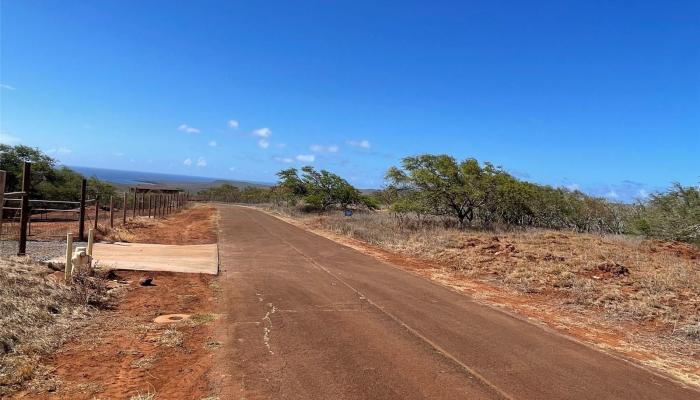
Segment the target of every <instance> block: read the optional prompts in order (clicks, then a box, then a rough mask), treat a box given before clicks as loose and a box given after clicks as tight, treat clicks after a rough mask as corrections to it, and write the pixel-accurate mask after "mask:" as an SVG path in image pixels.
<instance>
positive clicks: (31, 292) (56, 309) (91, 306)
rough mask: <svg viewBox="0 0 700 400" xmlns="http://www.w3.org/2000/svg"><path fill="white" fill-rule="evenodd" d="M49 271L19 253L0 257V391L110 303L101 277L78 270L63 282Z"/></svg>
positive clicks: (36, 368)
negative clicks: (80, 273)
mask: <svg viewBox="0 0 700 400" xmlns="http://www.w3.org/2000/svg"><path fill="white" fill-rule="evenodd" d="M53 273H54V271H53V270H51V269H49V268H48V267H46V266H43V265H38V264H34V263H32V262H30V261H28V260H25V259H19V258H12V259H10V260H0V397H1V396H2V395H5V394H8V393H10V392H11V391H14V390H16V389H18V388H19V387H20V386H21V385H22V383H23V382H25V381H27V380H29V379H31V378H32V377H33V376H34V375H35V374H36V373H38V372H41V371H42V370H43V369H44V368H43V366H42V365H41V364H40V362H39V360H40V358H41V357H42V356H44V355H47V354H50V353H52V352H53V351H54V350H55V349H57V348H58V346H60V345H61V343H63V342H64V341H66V340H67V339H69V338H70V337H71V336H72V334H74V332H75V329H77V328H78V327H79V326H81V325H83V324H84V323H85V322H86V321H87V320H89V319H90V318H91V317H92V316H93V315H94V313H95V311H96V310H97V309H99V308H104V307H108V306H110V305H111V304H112V300H113V299H112V296H111V295H109V294H108V292H107V288H106V286H105V285H104V282H103V281H102V280H100V279H97V278H90V277H85V276H78V277H76V279H75V282H74V284H73V285H71V286H67V285H64V284H63V283H60V282H59V281H58V279H55V277H54V275H53Z"/></svg>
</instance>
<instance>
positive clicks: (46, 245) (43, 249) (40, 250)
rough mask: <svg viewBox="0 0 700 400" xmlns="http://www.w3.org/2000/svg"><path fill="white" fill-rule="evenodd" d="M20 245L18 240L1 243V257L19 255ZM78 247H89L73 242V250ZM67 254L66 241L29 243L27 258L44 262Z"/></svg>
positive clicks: (85, 244)
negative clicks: (18, 248)
mask: <svg viewBox="0 0 700 400" xmlns="http://www.w3.org/2000/svg"><path fill="white" fill-rule="evenodd" d="M18 246H19V244H18V243H17V241H16V240H12V241H9V240H3V241H0V256H1V257H2V258H5V257H8V256H16V255H17V247H18ZM77 246H87V243H86V242H73V248H75V247H77ZM65 254H66V242H65V241H53V242H32V241H28V242H27V256H28V257H29V258H31V259H32V260H34V261H38V262H43V261H48V260H50V259H52V258H56V257H61V256H64V255H65Z"/></svg>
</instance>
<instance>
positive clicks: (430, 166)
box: [386, 154, 506, 228]
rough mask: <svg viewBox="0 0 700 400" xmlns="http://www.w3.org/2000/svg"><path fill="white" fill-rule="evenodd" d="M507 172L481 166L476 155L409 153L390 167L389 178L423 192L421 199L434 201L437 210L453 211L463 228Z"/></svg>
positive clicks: (405, 188) (408, 187)
mask: <svg viewBox="0 0 700 400" xmlns="http://www.w3.org/2000/svg"><path fill="white" fill-rule="evenodd" d="M504 174H506V173H505V172H504V171H503V170H502V169H500V168H498V167H494V166H493V165H491V164H489V163H486V164H485V165H484V167H481V166H480V165H479V162H478V161H477V160H475V159H473V158H469V159H466V160H464V161H461V162H457V160H455V159H454V157H451V156H448V155H432V154H423V155H419V156H414V157H405V158H404V159H403V160H402V161H401V168H397V167H392V168H390V169H389V171H387V174H386V178H387V180H388V181H389V182H390V184H391V185H393V186H395V187H397V188H400V189H403V190H406V191H412V192H415V193H420V196H421V201H422V202H428V203H429V204H432V205H433V207H434V211H435V213H443V214H449V215H453V216H454V217H456V218H457V220H458V221H459V227H460V228H462V227H464V225H465V220H466V221H468V222H471V221H472V220H473V219H474V214H475V211H476V210H478V209H479V208H481V207H482V206H483V205H484V204H485V203H486V202H487V201H489V200H492V197H493V196H495V192H496V187H497V182H496V179H497V178H498V177H499V176H501V175H504Z"/></svg>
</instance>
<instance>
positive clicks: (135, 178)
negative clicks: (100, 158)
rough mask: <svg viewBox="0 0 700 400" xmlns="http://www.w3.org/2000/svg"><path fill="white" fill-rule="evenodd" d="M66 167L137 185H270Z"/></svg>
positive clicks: (125, 183) (198, 177)
mask: <svg viewBox="0 0 700 400" xmlns="http://www.w3.org/2000/svg"><path fill="white" fill-rule="evenodd" d="M66 167H68V168H70V169H72V170H74V171H76V172H78V173H80V174H82V175H84V176H85V177H86V178H91V177H95V178H97V179H99V180H102V181H105V182H109V183H113V184H117V185H138V184H175V183H195V184H203V185H207V184H214V183H216V182H232V183H237V184H247V185H251V186H270V185H271V184H270V183H266V182H253V181H245V180H237V179H224V178H215V177H202V176H192V175H178V174H166V173H162V172H145V171H127V170H119V169H109V168H96V167H82V166H76V165H66Z"/></svg>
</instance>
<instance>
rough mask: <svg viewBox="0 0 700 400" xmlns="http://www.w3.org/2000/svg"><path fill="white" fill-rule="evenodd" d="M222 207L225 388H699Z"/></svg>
mask: <svg viewBox="0 0 700 400" xmlns="http://www.w3.org/2000/svg"><path fill="white" fill-rule="evenodd" d="M220 211H221V215H220V217H221V219H220V222H219V224H220V225H219V229H220V230H221V235H220V239H219V240H220V243H219V245H220V250H219V251H220V262H221V274H222V295H223V297H224V301H223V304H222V307H223V308H222V314H224V319H223V324H222V325H224V328H222V329H224V330H225V337H226V340H225V342H224V347H223V348H222V349H221V351H220V352H219V356H218V360H216V361H217V371H218V375H217V376H220V380H221V382H220V385H221V387H222V388H223V392H222V398H227V399H228V398H236V399H324V400H325V399H596V400H601V399H636V400H638V399H653V400H662V399H700V392H698V391H695V390H692V389H689V388H684V387H683V386H681V385H680V384H678V383H676V382H673V381H671V380H668V379H666V378H664V377H662V376H659V375H657V374H654V373H652V372H650V371H648V370H646V369H642V368H640V367H637V366H635V365H633V364H631V363H628V362H626V361H623V360H621V359H619V358H615V357H612V356H610V355H608V354H606V353H603V352H600V351H597V350H595V349H592V348H590V347H588V346H585V345H583V344H580V343H578V342H575V341H572V340H570V339H567V338H566V337H564V336H562V335H559V334H556V333H553V332H550V331H548V330H546V329H544V328H541V327H539V326H536V325H533V324H530V323H528V322H526V321H523V320H521V319H518V318H515V317H512V316H510V315H508V314H505V313H503V312H500V311H498V310H495V309H493V308H490V307H487V306H483V305H479V304H477V303H475V302H473V301H471V300H470V298H469V297H468V296H465V295H462V294H459V293H456V292H454V291H452V290H450V289H448V288H445V287H442V286H439V285H437V284H435V283H433V282H430V281H428V280H426V279H424V278H421V277H418V276H415V275H413V274H410V273H408V272H405V271H402V270H400V269H398V268H395V267H392V266H390V265H387V264H385V263H383V262H380V261H378V260H376V259H374V258H372V257H370V256H368V255H365V254H362V253H360V252H358V251H356V250H353V249H350V248H347V247H345V246H342V245H339V244H337V243H335V242H332V241H330V240H328V239H325V238H322V237H319V236H317V235H314V234H312V233H309V232H306V231H304V230H302V229H299V228H297V227H295V226H292V225H290V224H287V223H285V222H283V221H280V220H279V219H276V218H274V217H271V216H269V215H267V214H264V213H262V212H259V211H256V210H253V209H250V208H245V207H237V206H221V207H220Z"/></svg>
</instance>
